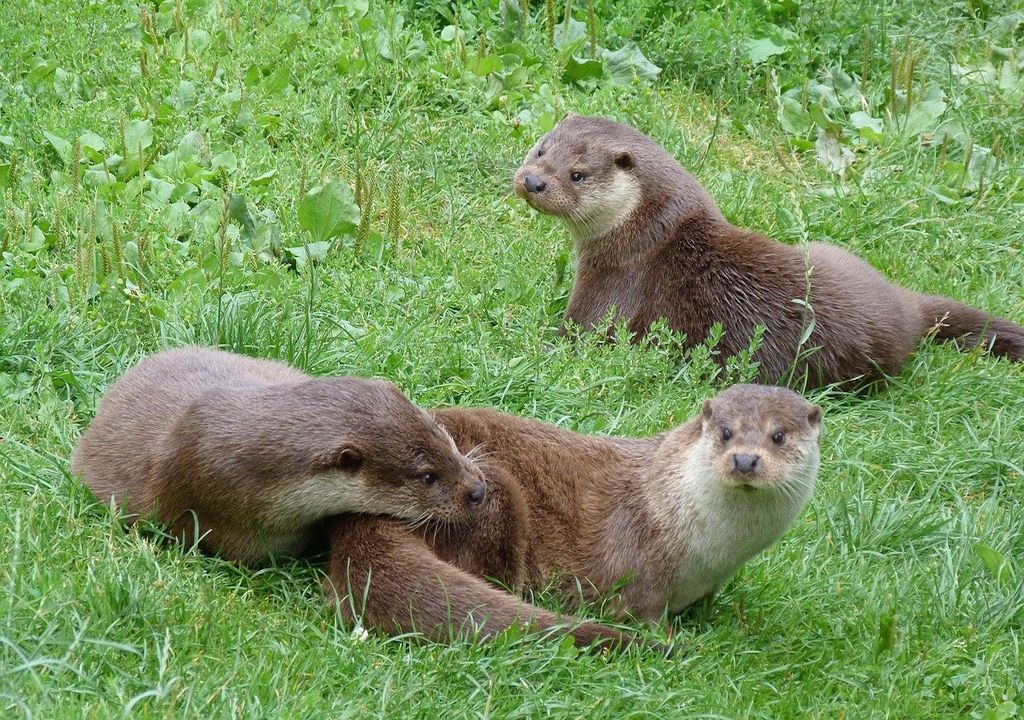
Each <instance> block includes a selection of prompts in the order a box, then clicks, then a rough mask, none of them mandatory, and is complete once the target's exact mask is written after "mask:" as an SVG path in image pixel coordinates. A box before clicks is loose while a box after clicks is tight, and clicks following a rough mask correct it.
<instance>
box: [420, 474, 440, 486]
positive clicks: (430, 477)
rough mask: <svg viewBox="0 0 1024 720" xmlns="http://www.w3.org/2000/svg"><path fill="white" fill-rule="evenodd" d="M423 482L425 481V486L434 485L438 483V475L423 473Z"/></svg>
mask: <svg viewBox="0 0 1024 720" xmlns="http://www.w3.org/2000/svg"><path fill="white" fill-rule="evenodd" d="M421 480H423V484H424V485H433V484H434V483H436V482H437V475H435V474H434V473H423V476H422V477H421Z"/></svg>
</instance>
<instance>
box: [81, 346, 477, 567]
mask: <svg viewBox="0 0 1024 720" xmlns="http://www.w3.org/2000/svg"><path fill="white" fill-rule="evenodd" d="M71 470H72V472H73V473H74V474H75V475H77V476H79V477H80V478H81V479H82V481H83V482H84V483H85V484H86V485H87V486H88V487H89V488H90V489H91V490H92V492H93V493H94V494H95V495H96V497H97V498H98V499H99V500H101V501H102V502H105V503H107V502H113V503H115V504H117V505H120V506H121V507H122V508H123V510H124V512H125V513H126V520H128V521H129V522H134V521H135V520H137V519H139V518H151V519H154V520H157V521H159V522H161V523H163V524H164V525H166V526H167V528H168V531H169V533H170V534H171V535H172V536H177V537H179V538H181V539H182V540H184V541H186V542H187V541H189V540H193V539H198V545H199V547H200V548H201V549H202V550H204V551H206V552H209V553H212V554H216V555H220V556H222V557H224V558H227V559H229V560H234V561H236V562H238V563H240V564H244V565H256V564H260V563H262V562H265V561H266V560H267V559H268V558H269V557H270V556H271V555H296V554H301V553H303V552H305V551H306V550H307V549H308V548H309V547H311V545H312V544H314V542H315V540H316V539H317V537H318V536H319V533H320V532H321V529H320V528H319V527H318V526H317V523H318V521H320V520H321V519H322V518H325V517H327V516H329V515H333V514H337V513H342V512H368V513H382V514H386V515H391V516H394V517H397V518H402V519H404V520H406V521H410V522H414V523H423V522H427V521H429V522H430V523H432V524H433V525H435V526H436V525H450V524H458V523H460V522H465V521H466V520H468V519H469V518H470V517H471V516H472V514H473V513H474V512H475V510H476V508H478V507H479V505H480V503H481V502H482V501H483V499H484V497H485V491H486V486H485V484H484V479H483V475H482V474H481V471H480V470H479V468H477V467H476V465H475V464H474V463H473V462H472V460H470V459H469V458H467V457H466V456H465V455H463V454H462V453H460V452H459V451H458V450H457V448H456V447H455V445H454V443H453V441H452V438H451V437H450V436H449V435H448V434H447V433H446V432H445V431H444V430H443V429H442V428H441V427H440V426H439V425H438V424H437V423H436V422H435V421H434V420H433V419H431V417H430V416H429V415H428V414H427V413H426V412H425V411H424V410H422V409H420V408H418V407H416V406H415V405H413V404H412V403H411V402H409V400H408V399H407V398H406V397H405V396H404V395H403V394H402V393H401V392H400V391H399V390H398V388H396V387H395V386H394V385H392V384H391V383H389V382H384V381H380V380H366V379H362V378H356V377H326V378H313V377H311V376H309V375H306V374H305V373H302V372H300V371H299V370H297V369H295V368H293V367H290V366H289V365H286V364H284V363H281V362H275V361H269V360H259V359H254V358H249V357H244V356H241V355H235V354H231V353H228V352H223V351H220V350H213V349H208V348H201V347H186V348H181V349H176V350H169V351H165V352H161V353H157V354H155V355H152V356H150V357H148V358H146V359H144V360H143V361H142V362H140V363H139V364H138V365H136V366H135V367H133V368H131V369H130V370H129V371H128V372H127V373H125V374H124V376H123V377H121V378H120V379H119V380H117V381H116V382H115V383H114V384H113V386H111V387H110V389H109V390H108V391H107V392H106V394H105V395H104V396H103V397H102V399H101V400H100V403H99V410H98V412H97V414H96V417H95V419H93V421H92V422H91V423H90V425H89V426H88V428H87V429H86V430H85V432H84V433H83V434H82V437H81V438H80V440H79V442H78V444H77V446H76V448H75V450H74V453H73V456H72V459H71Z"/></svg>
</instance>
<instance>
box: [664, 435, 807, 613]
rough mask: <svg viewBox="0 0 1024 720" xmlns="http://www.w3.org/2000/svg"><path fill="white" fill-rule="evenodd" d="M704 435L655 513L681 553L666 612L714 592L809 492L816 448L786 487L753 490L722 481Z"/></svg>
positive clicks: (778, 531)
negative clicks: (714, 465) (713, 465)
mask: <svg viewBox="0 0 1024 720" xmlns="http://www.w3.org/2000/svg"><path fill="white" fill-rule="evenodd" d="M708 442H709V441H708V439H707V438H706V437H704V436H701V438H700V439H699V440H698V441H697V442H696V443H694V444H693V445H692V446H691V447H690V448H689V450H688V451H687V452H686V454H685V455H684V456H683V457H682V458H681V462H680V465H679V468H678V473H677V474H676V475H675V476H674V477H673V478H672V480H671V481H670V482H668V483H666V484H665V485H664V486H662V488H661V492H660V493H659V495H660V497H659V498H658V502H660V509H659V510H658V511H657V513H656V514H657V515H658V517H659V520H660V521H661V524H662V526H663V527H668V528H670V531H669V533H668V537H669V538H670V539H669V543H670V546H671V547H672V551H671V554H672V556H673V557H675V558H678V559H679V565H678V566H677V570H676V577H677V578H679V579H680V582H676V583H675V588H674V590H673V591H672V595H671V598H670V600H669V603H668V609H669V612H672V613H675V612H680V611H682V610H685V609H686V608H687V607H689V606H690V605H692V604H693V603H694V602H696V601H698V600H700V599H701V598H703V597H707V596H710V595H713V594H715V593H716V592H718V590H719V589H720V588H721V587H722V586H723V585H724V584H725V583H726V582H727V581H728V580H729V578H731V577H732V576H733V575H734V574H735V573H736V571H737V570H739V568H740V566H741V565H742V564H743V563H745V562H746V561H747V560H749V559H750V558H751V557H753V556H754V555H756V554H757V553H758V552H760V551H761V550H763V549H764V548H766V547H767V546H768V545H770V544H772V543H773V542H775V540H777V539H778V538H779V537H780V536H781V535H782V534H783V533H784V532H785V531H786V529H787V528H788V527H789V525H790V524H791V523H792V522H793V520H794V519H795V518H796V516H797V514H798V513H799V512H800V510H801V508H803V506H804V504H805V503H806V502H807V500H808V499H809V498H810V496H811V492H812V490H813V487H814V480H815V477H816V476H817V472H818V462H819V460H818V453H817V452H812V453H810V455H809V456H808V457H807V458H806V461H805V463H804V466H803V467H801V468H799V469H798V470H796V472H795V473H794V474H793V475H792V477H791V478H790V482H789V485H790V492H785V491H784V490H783V489H781V488H780V489H759V490H755V491H753V492H750V491H748V490H744V489H741V488H739V487H737V486H735V485H732V484H729V483H726V482H724V481H723V478H721V477H719V476H718V474H717V473H716V472H714V470H713V468H712V465H711V460H710V449H709V446H708Z"/></svg>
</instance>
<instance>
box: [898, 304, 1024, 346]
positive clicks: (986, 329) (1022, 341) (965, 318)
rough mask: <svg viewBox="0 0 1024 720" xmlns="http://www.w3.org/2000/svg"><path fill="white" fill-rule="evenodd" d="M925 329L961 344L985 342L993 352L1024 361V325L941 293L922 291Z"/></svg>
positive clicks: (974, 344)
mask: <svg viewBox="0 0 1024 720" xmlns="http://www.w3.org/2000/svg"><path fill="white" fill-rule="evenodd" d="M917 300H918V304H919V307H920V309H921V322H922V325H923V326H924V329H925V332H930V331H932V330H934V334H935V337H936V338H937V339H939V340H952V341H953V342H955V343H956V344H957V345H958V346H960V347H961V348H972V347H975V346H977V345H982V346H984V347H985V349H986V350H988V351H989V352H990V353H992V354H993V355H998V356H1000V357H1006V358H1009V359H1011V360H1015V361H1017V362H1021V361H1024V328H1022V327H1021V326H1019V325H1016V324H1014V323H1012V322H1010V321H1009V320H1003V319H1002V318H998V317H996V316H994V315H989V314H988V313H987V312H985V311H983V310H978V309H977V308H973V307H970V306H969V305H963V304H961V303H958V302H956V301H955V300H950V299H949V298H944V297H939V296H937V295H918V296H917Z"/></svg>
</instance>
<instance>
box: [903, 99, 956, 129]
mask: <svg viewBox="0 0 1024 720" xmlns="http://www.w3.org/2000/svg"><path fill="white" fill-rule="evenodd" d="M944 112H946V103H945V102H944V101H942V100H922V101H921V102H916V103H914V104H913V105H911V107H910V112H908V113H907V117H906V118H905V119H904V121H903V131H904V132H905V133H906V134H907V135H911V136H916V135H920V134H921V133H924V132H929V131H930V130H934V129H935V128H936V126H937V125H938V124H939V118H940V117H942V114H943V113H944Z"/></svg>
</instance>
